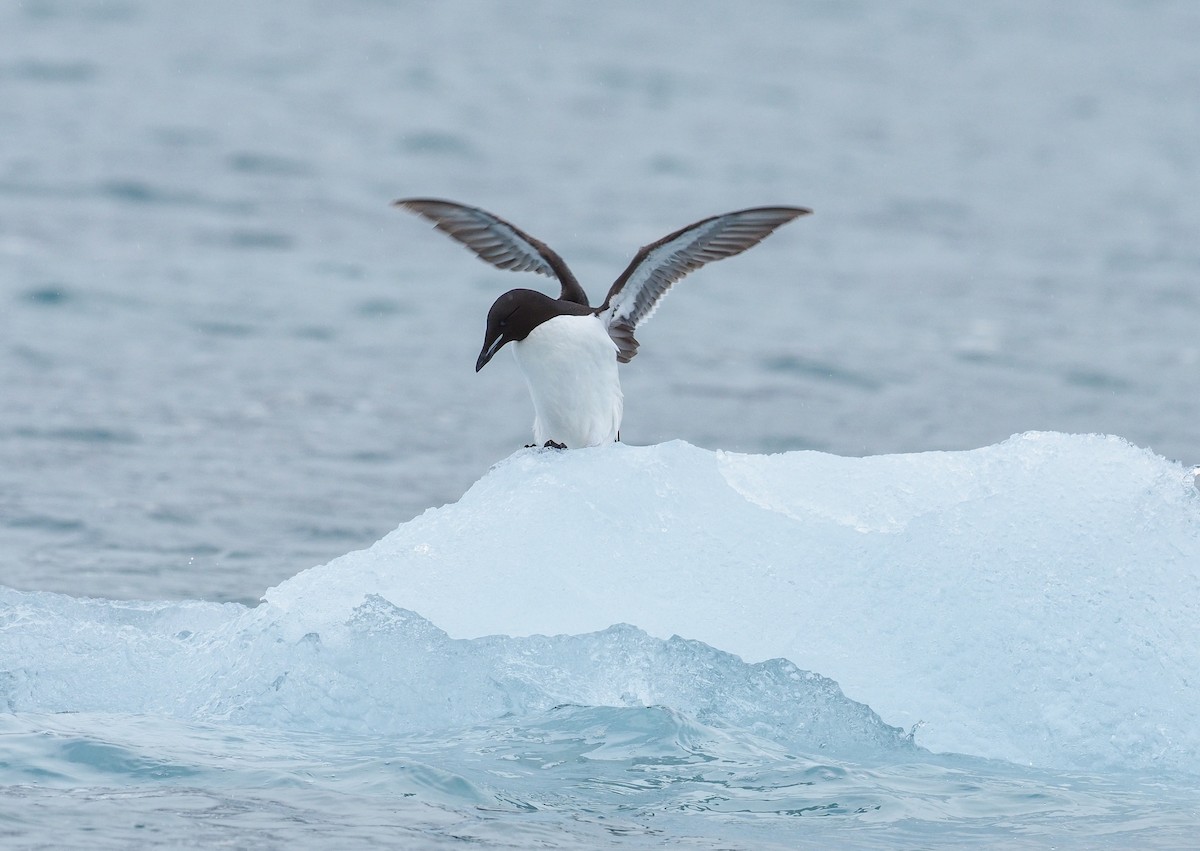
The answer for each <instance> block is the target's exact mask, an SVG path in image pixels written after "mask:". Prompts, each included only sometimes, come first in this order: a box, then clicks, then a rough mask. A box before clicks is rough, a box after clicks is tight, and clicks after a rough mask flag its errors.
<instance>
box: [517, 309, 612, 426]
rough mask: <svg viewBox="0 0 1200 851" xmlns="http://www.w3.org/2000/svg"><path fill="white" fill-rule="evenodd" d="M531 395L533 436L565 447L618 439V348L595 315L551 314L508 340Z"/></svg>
mask: <svg viewBox="0 0 1200 851" xmlns="http://www.w3.org/2000/svg"><path fill="white" fill-rule="evenodd" d="M512 349H513V356H514V357H516V359H517V366H518V367H520V369H521V374H522V375H524V376H525V383H526V384H527V385H528V386H529V395H530V396H532V397H533V414H534V419H533V440H534V442H535V443H536V444H538V445H539V446H540V445H542V444H544V443H545V442H546V441H548V440H553V441H554V442H556V443H562V444H565V445H566V446H567V447H568V448H571V449H578V448H581V447H584V446H600V445H602V444H605V443H612V442H613V441H614V440H616V439H617V432H618V431H619V430H620V428H621V414H622V412H623V410H624V400H623V396H622V394H621V382H620V380H619V378H618V377H617V347H616V344H615V343H613V341H612V338H611V337H610V336H609V335H608V331H607V330H606V329H605V327H604V324H603V323H602V322H601V321H600V320H599V319H598V318H597V317H595V316H591V315H588V316H556V317H554V318H553V319H548V320H547V321H545V322H543V323H542V324H541V325H539V326H538V327H536V328H534V329H533V331H531V332H530V334H529V336H528V337H526V338H525V339H524V340H521V341H520V342H516V343H513V344H512Z"/></svg>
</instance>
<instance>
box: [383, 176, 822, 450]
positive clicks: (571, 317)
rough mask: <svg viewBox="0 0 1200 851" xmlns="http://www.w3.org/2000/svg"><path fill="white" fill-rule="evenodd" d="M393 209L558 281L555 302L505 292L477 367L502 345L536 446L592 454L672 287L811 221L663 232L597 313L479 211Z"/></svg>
mask: <svg viewBox="0 0 1200 851" xmlns="http://www.w3.org/2000/svg"><path fill="white" fill-rule="evenodd" d="M394 204H395V206H397V207H401V208H403V209H405V210H409V211H411V212H414V213H416V214H418V215H420V216H424V217H425V218H426V219H429V220H430V221H432V222H433V223H434V225H435V227H436V228H437V229H438V230H440V231H442V232H444V233H446V234H449V235H450V236H451V237H452V238H453V239H455V240H457V241H458V242H461V243H462V244H463V245H465V246H467V248H470V249H471V250H472V251H474V252H475V254H477V255H478V256H479V257H480V259H482V260H486V261H487V262H488V263H491V264H492V265H493V266H496V267H498V268H500V269H511V270H512V271H514V272H537V273H538V274H540V275H546V276H547V277H553V278H557V279H558V281H559V283H560V284H561V285H562V292H561V293H560V294H559V297H558V298H551V297H550V296H548V295H545V294H544V293H540V292H538V291H536V290H527V289H516V290H509V291H508V292H506V293H505V294H504V295H502V296H500V298H498V299H496V302H495V304H493V305H492V309H491V310H489V311H488V316H487V330H486V332H485V333H484V338H483V349H482V350H481V351H480V352H479V359H478V360H477V361H476V362H475V371H476V372H478V371H479V370H481V369H483V367H484V364H486V363H487V362H488V361H489V360H491V359H492V356H493V355H495V354H496V352H498V351H499V350H500V349H501V348H503V347H504V346H505V345H506V344H507V343H512V344H513V354H514V355H515V356H516V359H517V365H518V366H519V367H520V369H521V373H522V375H524V376H525V383H526V384H527V385H528V386H529V395H530V396H532V397H533V410H534V420H533V439H534V441H535V443H536V444H537V445H545V446H554V447H558V448H567V447H571V448H579V447H584V446H599V445H600V444H604V443H611V442H612V441H614V440H617V439H618V436H619V432H620V428H621V413H622V411H623V407H624V405H623V397H622V394H621V382H620V380H619V379H618V377H617V362H618V361H619V362H621V363H628V362H629V361H630V360H631V359H632V358H633V356H634V355H635V354H637V349H638V342H637V340H635V339H634V337H633V332H634V331H635V330H636V329H637V327H638V326H639V325H641V323H643V322H645V321H646V320H647V319H649V318H650V316H651V314H653V313H654V311H655V309H656V308H657V307H658V303H659V301H660V300H661V299H662V297H663V296H664V295H665V294H666V292H667V290H669V289H670V288H671V285H672V284H674V283H675V282H676V281H678V280H679V279H680V278H682V277H683V276H684V275H686V274H688V273H689V272H691V271H693V270H695V269H699V268H700V267H701V266H703V265H704V264H705V263H711V262H712V261H714V260H721V259H723V258H725V257H732V256H734V255H735V254H740V253H742V252H743V251H745V250H746V249H747V248H751V247H753V246H755V245H757V244H758V243H759V242H761V241H762V240H763V239H764V238H766V237H767V236H768V235H769V234H770V233H771V232H772V231H774V230H775V229H776V228H778V227H779V226H780V225H784V224H787V223H788V222H790V221H791V220H792V219H794V218H797V217H799V216H803V215H806V214H808V213H811V212H812V210H809V209H807V208H805V207H753V208H751V209H748V210H736V211H734V212H732V213H725V214H724V215H720V216H712V217H710V218H707V219H701V220H700V221H698V222H695V223H693V224H690V225H688V226H687V227H684V228H680V229H679V230H677V231H675V232H674V233H669V234H667V235H666V236H664V237H663V238H662V239H660V240H658V241H657V242H652V243H650V244H649V245H646V246H643V247H642V249H641V250H640V251H638V253H637V254H636V255H635V256H634V258H633V261H632V262H631V263H630V264H629V266H628V268H626V269H625V271H624V272H622V273H621V276H620V277H619V278H617V280H616V282H615V283H614V284H613V285H612V288H611V289H609V291H608V296H607V297H606V298H605V299H604V303H603V304H601V305H600V306H599V307H590V306H589V305H588V299H587V295H586V294H585V293H584V291H583V287H581V286H580V285H579V281H578V280H576V278H575V276H574V275H573V274H572V273H571V270H570V269H569V268H567V264H566V263H564V262H563V259H562V258H561V257H559V256H558V254H556V253H555V252H554V251H553V250H552V249H551V248H550V247H549V246H548V245H546V244H545V243H544V242H541V241H539V240H537V239H534V238H533V237H532V236H530V235H529V234H527V233H525V232H524V231H522V230H520V229H519V228H517V227H516V226H514V225H511V224H509V223H508V222H506V221H504V219H501V218H500V217H499V216H495V215H493V214H492V213H489V212H487V211H486V210H481V209H479V208H477V207H467V206H465V205H463V204H457V203H455V202H453V201H443V200H440V199H436V198H403V199H401V200H399V201H396V202H394Z"/></svg>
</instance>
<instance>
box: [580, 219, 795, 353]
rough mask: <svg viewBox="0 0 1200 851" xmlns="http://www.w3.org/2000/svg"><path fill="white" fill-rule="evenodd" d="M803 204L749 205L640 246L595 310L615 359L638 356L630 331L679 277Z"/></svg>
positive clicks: (730, 252) (762, 234) (753, 238)
mask: <svg viewBox="0 0 1200 851" xmlns="http://www.w3.org/2000/svg"><path fill="white" fill-rule="evenodd" d="M811 212H812V210H810V209H808V208H807V207H753V208H751V209H748V210H737V211H735V212H732V213H725V214H724V215H720V216H712V217H710V218H707V219H701V220H700V221H698V222H694V223H693V224H690V225H688V226H687V227H683V228H680V229H679V230H677V231H675V232H674V233H669V234H667V235H666V236H664V237H663V238H662V239H660V240H658V241H657V242H652V243H650V244H649V245H646V246H643V247H642V249H641V250H639V251H638V253H637V254H636V255H635V256H634V258H633V261H632V262H631V263H630V264H629V266H628V268H626V269H625V271H624V272H622V273H621V276H620V277H619V278H617V280H616V282H615V283H613V285H612V288H611V289H610V290H609V291H608V296H607V298H605V299H604V304H602V305H601V306H600V307H599V309H598V310H597V313H598V314H599V316H600V318H601V319H602V320H603V321H604V323H605V325H606V326H607V327H608V333H609V336H611V337H612V338H613V341H614V342H615V343H616V344H617V349H618V352H617V359H618V360H620V361H621V362H622V363H628V362H629V361H630V360H631V359H632V358H633V356H634V355H635V354H637V347H638V343H637V340H635V339H634V337H633V332H634V330H635V329H636V328H637V327H638V326H639V325H641V324H642V323H643V322H645V321H646V320H647V319H649V318H650V317H651V316H652V315H653V313H654V311H655V310H656V309H657V308H658V305H659V303H660V302H661V301H662V298H663V296H665V295H666V294H667V291H668V290H670V289H671V286H672V285H673V284H674V283H675V282H676V281H678V280H679V279H680V278H682V277H684V276H685V275H687V274H688V273H689V272H693V271H695V270H696V269H699V268H700V267H701V266H703V265H704V264H705V263H711V262H713V261H715V260H723V259H724V258H726V257H733V256H734V255H735V254H741V253H742V252H743V251H745V250H746V249H748V248H753V247H754V246H755V245H758V243H760V242H762V241H763V240H764V239H766V237H767V236H769V235H770V234H771V233H772V232H773V231H774V230H775V229H776V228H778V227H780V226H781V225H785V224H787V223H788V222H790V221H791V220H792V219H795V218H797V217H799V216H804V215H807V214H809V213H811Z"/></svg>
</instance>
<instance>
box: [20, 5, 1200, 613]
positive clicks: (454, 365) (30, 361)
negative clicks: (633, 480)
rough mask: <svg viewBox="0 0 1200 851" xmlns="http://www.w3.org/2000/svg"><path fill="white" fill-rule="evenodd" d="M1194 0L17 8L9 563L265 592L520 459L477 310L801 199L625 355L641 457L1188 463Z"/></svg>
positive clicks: (1199, 385) (1196, 191)
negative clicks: (1074, 450) (1122, 455)
mask: <svg viewBox="0 0 1200 851" xmlns="http://www.w3.org/2000/svg"><path fill="white" fill-rule="evenodd" d="M1198 43H1200V8H1198V7H1197V6H1196V5H1195V4H1193V3H1188V2H1177V3H1171V2H1134V0H1123V2H1122V1H1121V0H1106V2H1092V0H1088V1H1087V2H1082V0H1080V2H1061V3H1053V4H1045V3H1037V2H1017V3H980V4H958V3H942V2H933V1H932V0H921V2H901V3H886V4H885V3H866V2H836V3H835V2H814V3H803V4H796V3H790V2H762V3H755V4H754V5H753V7H744V6H740V5H737V4H728V3H719V2H693V0H689V2H665V3H655V4H641V3H632V2H630V3H604V4H562V3H552V2H545V3H539V2H496V3H452V4H451V3H433V2H383V0H346V1H345V2H332V0H303V1H302V2H259V3H253V4H244V3H235V2H223V1H222V0H216V2H206V3H184V2H153V3H152V2H142V1H140V0H95V1H94V2H67V0H24V1H23V2H12V3H7V4H4V6H3V8H2V9H0V583H2V584H5V585H9V586H13V587H17V588H30V589H34V588H36V589H44V590H58V591H64V592H69V593H72V594H82V595H102V596H109V597H115V598H153V599H162V598H177V597H201V598H206V599H213V600H241V601H249V602H252V601H254V600H256V599H257V598H258V597H259V595H260V594H261V592H262V591H263V589H264V588H266V587H267V586H269V585H271V584H273V583H275V582H278V581H280V580H282V579H284V578H286V577H287V576H290V575H292V574H293V573H295V572H296V571H297V570H298V569H301V568H304V567H307V566H309V565H312V564H317V563H320V562H323V561H325V560H327V559H329V558H331V557H333V556H336V555H339V554H341V553H343V552H346V551H347V550H350V549H355V548H359V547H362V546H365V545H368V544H370V543H371V542H373V541H374V540H376V539H377V538H379V537H380V536H381V535H382V534H384V533H385V532H387V531H388V530H390V529H392V528H394V527H395V526H396V525H397V523H399V522H400V521H403V520H405V519H407V518H409V517H412V516H414V515H415V514H417V513H419V512H420V511H422V510H423V509H425V508H426V507H429V506H431V505H437V504H441V503H444V502H447V501H453V500H454V499H456V498H457V497H458V496H459V495H460V494H461V493H462V492H463V491H464V490H465V488H466V487H467V486H469V485H470V483H471V482H473V481H474V480H476V479H477V478H478V477H479V476H480V475H481V474H482V473H483V472H484V471H485V470H486V469H487V468H488V466H489V465H490V464H492V463H494V462H495V461H497V460H499V459H501V458H503V457H505V456H506V455H507V454H508V453H510V452H511V451H512V450H513V449H515V448H517V447H519V446H520V445H521V444H522V443H523V442H525V441H526V440H527V438H528V434H529V423H530V420H531V410H530V404H529V401H528V398H527V396H526V392H525V388H524V386H523V385H522V383H521V380H520V377H519V374H518V373H517V371H516V369H515V368H514V365H513V364H512V362H511V358H508V357H503V358H498V359H497V362H496V365H495V366H490V367H489V368H488V369H487V370H485V371H484V372H482V373H480V374H479V375H476V374H475V373H474V372H473V370H472V363H473V360H474V357H475V354H476V353H477V351H478V347H479V343H480V340H481V335H482V328H483V318H484V315H485V313H486V310H487V308H488V306H489V305H490V303H491V301H492V299H493V298H494V297H495V296H496V295H497V294H499V293H500V292H502V291H503V290H505V289H507V288H510V287H513V286H521V285H524V286H542V285H545V286H550V287H551V288H552V286H551V285H549V284H548V283H547V282H545V281H542V280H540V279H537V278H536V277H533V276H524V277H522V276H517V275H513V274H511V273H504V272H500V271H498V270H495V269H492V268H490V267H487V266H485V265H484V264H481V263H479V262H478V261H477V260H475V259H473V258H472V257H470V256H469V255H468V254H466V253H465V252H464V251H463V250H462V249H461V248H458V247H456V246H454V245H453V244H452V243H450V242H449V241H448V240H446V239H445V238H444V237H442V236H440V235H437V234H435V233H432V232H429V231H428V230H427V229H426V227H425V226H424V225H423V224H422V223H420V222H418V221H416V220H414V219H410V218H409V217H407V216H404V215H403V214H400V213H398V212H396V211H394V210H392V209H390V208H389V207H388V203H389V201H390V200H392V199H393V198H395V197H398V196H411V195H436V196H444V197H449V198H453V199H458V200H462V201H465V202H468V203H473V204H477V205H480V206H484V207H486V208H489V209H492V210H494V211H495V212H498V213H499V214H501V215H503V216H505V217H507V218H509V219H510V220H512V221H513V222H514V223H516V224H518V225H519V226H521V227H523V228H525V229H526V230H528V231H529V232H531V233H533V234H534V235H536V236H539V237H540V238H542V239H544V240H546V241H547V242H549V243H550V244H551V245H552V246H554V247H555V248H556V249H557V250H558V251H559V252H560V253H561V254H562V255H563V256H564V257H565V258H566V259H567V261H568V263H570V264H571V265H572V266H573V268H574V270H575V272H576V273H577V274H578V275H579V277H580V279H581V281H582V282H583V283H584V285H585V287H586V288H587V289H588V290H589V294H590V295H591V296H592V297H593V299H599V298H601V297H602V296H603V293H604V291H605V290H606V289H607V287H608V285H609V283H610V282H611V280H612V279H613V278H614V277H615V276H616V274H617V273H618V272H620V270H621V269H622V268H624V265H625V263H626V262H627V261H628V259H629V258H630V257H631V256H632V254H633V252H634V251H635V250H636V249H637V247H638V246H640V245H642V244H644V243H646V242H649V241H651V240H653V239H656V238H657V237H659V236H661V235H663V234H665V233H666V232H668V231H670V230H673V229H674V228H676V227H678V226H680V225H683V224H685V223H687V222H690V221H692V220H694V219H696V218H699V217H702V216H705V215H709V214H712V213H716V212H720V211H725V210H729V209H734V208H737V207H742V206H749V205H756V204H771V203H787V204H802V205H808V206H811V207H813V208H814V209H815V210H816V214H815V215H814V216H812V217H811V218H808V219H805V220H803V221H801V222H798V223H796V224H794V225H791V226H789V227H788V228H786V229H785V230H784V231H782V232H781V233H780V234H778V235H776V236H774V237H772V238H771V239H770V240H769V241H768V242H767V243H765V244H764V245H763V246H762V247H760V248H757V249H755V250H754V251H753V252H750V253H748V254H746V255H745V256H743V257H739V258H736V259H734V260H731V261H728V262H726V263H722V264H719V265H716V266H713V267H711V268H706V269H704V270H702V271H701V272H699V273H697V274H695V275H694V276H692V277H691V278H689V279H688V280H686V281H685V282H684V284H683V285H682V286H680V287H679V289H678V292H676V293H673V294H672V295H671V297H670V299H669V300H668V301H667V302H666V304H665V305H664V307H663V309H662V310H661V311H659V313H658V314H657V315H656V316H655V318H654V319H653V321H652V323H651V324H649V325H647V326H646V327H645V328H644V329H643V330H642V333H641V334H639V336H640V338H641V339H642V342H643V347H642V351H641V354H639V356H638V358H637V359H636V360H635V361H634V362H633V363H632V364H630V365H629V366H628V367H626V368H623V370H622V376H623V377H622V380H623V382H624V386H625V391H626V400H627V401H626V411H627V415H626V420H625V424H624V427H623V430H622V432H623V437H624V439H625V440H627V441H628V442H631V443H639V444H646V443H655V442H659V441H662V440H666V439H671V438H683V439H686V440H688V441H690V442H693V443H695V444H698V445H701V446H706V447H714V448H715V447H719V448H725V449H734V450H743V451H748V452H772V451H780V450H786V449H795V448H814V449H820V450H825V451H829V452H834V453H840V454H850V455H857V454H873V453H892V452H913V451H921V450H930V449H958V448H970V447H976V446H983V445H987V444H990V443H994V442H997V441H999V440H1002V439H1004V438H1006V437H1008V436H1009V435H1010V434H1012V433H1015V432H1020V431H1025V430H1028V429H1051V430H1061V431H1072V432H1109V433H1115V434H1119V435H1122V436H1124V437H1126V438H1128V439H1129V440H1131V441H1132V442H1134V443H1136V444H1138V445H1141V446H1146V447H1149V448H1152V449H1154V450H1155V451H1157V452H1159V453H1161V454H1163V455H1165V456H1167V457H1169V458H1175V459H1180V460H1184V461H1188V462H1193V461H1196V460H1200V446H1198V441H1197V423H1198V422H1200V392H1198V389H1200V382H1198V375H1200V336H1198V335H1197V328H1198V327H1200V295H1198V292H1200V288H1198V284H1200V281H1198V278H1200V239H1198V237H1200V144H1198V143H1197V140H1198V139H1200V109H1197V108H1196V92H1197V91H1200V54H1197V51H1196V44H1198Z"/></svg>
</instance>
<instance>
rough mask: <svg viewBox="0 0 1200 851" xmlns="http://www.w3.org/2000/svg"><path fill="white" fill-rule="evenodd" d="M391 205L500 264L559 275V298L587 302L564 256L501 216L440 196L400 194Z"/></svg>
mask: <svg viewBox="0 0 1200 851" xmlns="http://www.w3.org/2000/svg"><path fill="white" fill-rule="evenodd" d="M392 205H393V206H395V207H401V208H403V209H405V210H409V211H411V212H413V213H416V214H417V215H418V216H424V217H425V218H427V219H429V220H430V221H431V222H433V223H434V226H435V227H436V228H437V230H440V231H442V232H443V233H446V234H449V235H450V237H452V238H453V239H456V240H458V241H459V242H461V243H462V244H463V245H465V246H466V247H467V248H469V249H471V250H472V251H474V252H475V253H476V254H477V255H478V256H479V258H480V259H481V260H485V261H487V262H488V263H491V264H492V265H493V266H496V267H497V268H500V269H511V270H512V271H514V272H537V273H538V274H539V275H545V276H546V277H548V278H558V281H559V283H560V284H562V295H560V296H559V298H560V299H562V300H563V301H573V302H575V303H577V304H582V305H584V306H585V307H586V306H587V303H588V302H587V294H586V293H584V291H583V287H581V286H580V285H579V281H577V280H576V279H575V276H574V275H573V274H572V273H571V270H570V269H568V268H567V264H566V263H564V262H563V259H562V258H561V257H559V256H558V255H557V254H556V253H555V252H554V250H553V249H551V248H550V246H548V245H546V243H544V242H542V241H541V240H538V239H534V238H533V237H532V236H530V235H529V234H527V233H525V231H523V230H521V229H520V228H518V227H517V226H515V225H512V224H509V223H508V222H506V221H504V219H502V218H500V217H499V216H496V215H493V214H492V213H489V212H488V211H487V210H481V209H479V208H478V207H468V206H466V205H464V204H456V203H455V202H453V201H443V200H441V199H439V198H401V199H400V200H399V201H393V202H392Z"/></svg>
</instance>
